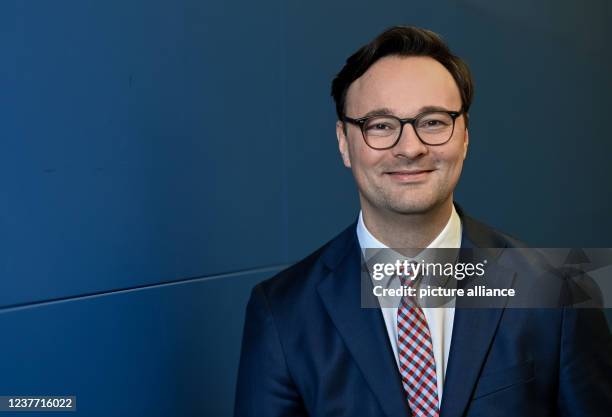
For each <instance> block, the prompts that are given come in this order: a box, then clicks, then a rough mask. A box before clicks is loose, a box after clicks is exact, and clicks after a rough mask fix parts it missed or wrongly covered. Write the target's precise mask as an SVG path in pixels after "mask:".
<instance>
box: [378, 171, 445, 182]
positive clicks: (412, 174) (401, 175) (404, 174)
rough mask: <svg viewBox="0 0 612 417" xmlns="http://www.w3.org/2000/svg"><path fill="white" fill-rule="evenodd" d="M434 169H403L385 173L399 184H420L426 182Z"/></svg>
mask: <svg viewBox="0 0 612 417" xmlns="http://www.w3.org/2000/svg"><path fill="white" fill-rule="evenodd" d="M431 172H433V169H401V170H397V171H388V172H385V174H386V175H389V177H390V178H392V179H394V180H396V181H399V182H418V181H422V180H424V179H425V178H426V177H427V176H428V175H429V174H430V173H431Z"/></svg>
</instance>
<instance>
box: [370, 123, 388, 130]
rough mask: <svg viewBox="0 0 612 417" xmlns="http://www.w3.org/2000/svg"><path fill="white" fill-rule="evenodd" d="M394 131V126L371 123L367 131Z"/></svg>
mask: <svg viewBox="0 0 612 417" xmlns="http://www.w3.org/2000/svg"><path fill="white" fill-rule="evenodd" d="M389 129H393V126H391V125H389V124H388V123H371V124H368V125H367V126H366V130H389Z"/></svg>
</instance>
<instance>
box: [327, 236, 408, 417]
mask: <svg viewBox="0 0 612 417" xmlns="http://www.w3.org/2000/svg"><path fill="white" fill-rule="evenodd" d="M349 239H351V242H350V243H349V244H348V245H347V246H346V247H344V250H342V251H337V250H334V248H329V249H328V251H327V253H326V255H327V256H326V257H327V258H328V259H334V260H332V261H331V262H329V263H328V265H329V264H332V268H331V270H330V272H329V274H328V275H327V276H326V277H325V278H324V279H323V280H322V282H321V283H320V284H319V286H318V292H319V296H320V297H321V300H322V301H323V304H324V305H325V308H326V309H327V312H328V313H329V316H330V317H331V319H332V321H333V323H334V325H335V326H336V328H337V330H338V332H339V333H340V335H341V336H342V338H343V340H344V342H345V344H346V347H347V349H348V350H349V351H350V353H351V355H352V356H353V359H354V360H355V362H356V363H357V365H358V366H359V368H360V370H361V372H362V373H363V376H364V378H365V380H366V381H367V383H368V385H369V387H370V389H371V390H372V392H373V393H374V394H375V396H376V398H377V399H378V401H379V403H380V406H381V408H382V409H383V411H384V413H385V414H386V415H387V416H399V415H403V416H409V415H410V410H409V408H408V403H407V401H406V400H405V396H404V392H403V388H402V385H401V379H400V375H399V371H398V370H397V365H396V362H395V358H394V356H393V351H392V350H391V346H390V343H389V336H388V335H387V330H386V327H385V324H384V319H383V317H382V314H381V312H380V309H378V308H361V296H362V294H361V293H362V291H361V285H362V283H361V282H362V279H361V254H360V249H359V245H358V243H357V239H356V236H355V232H354V228H353V231H352V235H351V236H350V238H349ZM341 246H344V245H341ZM339 252H345V253H339ZM338 259H341V261H339V263H338V262H337V260H338ZM336 263H338V264H337V265H334V264H336ZM370 285H371V283H370ZM367 293H369V294H372V293H371V291H366V294H367ZM372 297H373V295H372Z"/></svg>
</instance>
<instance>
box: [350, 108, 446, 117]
mask: <svg viewBox="0 0 612 417" xmlns="http://www.w3.org/2000/svg"><path fill="white" fill-rule="evenodd" d="M426 111H450V110H448V109H447V108H445V107H441V106H423V107H421V108H420V109H419V110H417V114H421V113H423V112H426ZM370 116H395V113H394V112H393V111H392V110H391V109H389V108H388V107H379V108H377V109H374V110H370V111H369V112H367V113H366V114H365V115H363V116H362V117H370Z"/></svg>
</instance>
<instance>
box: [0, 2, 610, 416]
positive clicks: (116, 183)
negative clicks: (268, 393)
mask: <svg viewBox="0 0 612 417" xmlns="http://www.w3.org/2000/svg"><path fill="white" fill-rule="evenodd" d="M534 3H535V4H534ZM611 21H612V7H610V4H609V2H608V1H606V0H590V1H587V2H580V3H579V2H575V1H569V0H566V1H553V0H540V1H537V2H533V1H530V0H515V1H512V2H509V1H508V2H490V1H488V0H462V1H451V0H447V1H443V0H433V1H429V2H421V1H419V2H416V1H406V0H402V1H387V0H385V1H377V2H371V1H370V2H365V1H336V2H324V1H308V2H306V1H296V0H290V1H284V0H278V1H274V2H272V1H258V2H252V1H245V0H229V1H204V0H199V1H198V0H172V1H171V0H165V1H162V0H146V1H145V0H129V1H126V0H122V1H117V0H105V1H102V0H58V1H49V0H3V1H2V2H0V50H1V51H2V61H1V62H2V65H0V97H1V98H2V101H1V102H2V107H1V109H2V111H1V112H0V126H1V131H2V133H1V142H0V143H1V151H0V181H1V183H0V201H1V205H0V274H1V275H0V278H1V279H0V338H1V342H0V395H62V394H64V395H76V396H77V405H78V410H79V411H78V412H77V413H76V414H75V413H71V414H69V415H73V416H74V415H83V416H90V417H91V416H104V417H108V416H124V415H131V416H170V415H181V416H214V417H216V416H228V415H230V414H231V410H232V399H233V390H234V383H235V374H236V369H237V359H238V354H239V349H240V337H241V330H242V323H243V315H244V307H245V302H246V300H247V298H248V294H249V291H250V288H251V287H252V286H253V285H254V283H256V282H257V281H260V280H262V279H264V278H267V277H269V276H271V275H272V274H274V273H275V272H276V271H277V270H279V269H280V268H282V267H283V266H284V265H287V264H290V263H292V262H294V261H296V260H298V259H300V258H301V257H303V256H305V255H306V254H308V253H309V252H310V251H312V250H314V249H315V248H317V247H318V246H320V245H321V244H322V243H324V242H325V241H327V240H328V239H329V238H331V237H332V236H333V235H335V234H336V233H337V232H339V231H340V230H342V229H343V228H344V227H345V226H346V225H348V224H349V223H350V222H352V221H353V220H354V219H355V217H356V215H357V213H358V205H357V197H356V192H355V187H354V185H353V181H352V177H351V175H350V172H349V171H347V170H346V169H345V168H343V166H342V164H341V161H340V158H339V156H338V152H337V149H336V138H335V133H334V122H335V118H334V108H333V103H332V101H331V98H330V97H329V88H330V82H331V79H332V78H333V76H334V75H335V73H336V72H337V71H338V70H339V69H340V67H341V66H342V64H343V62H344V59H345V58H346V57H347V56H348V55H349V54H351V53H352V52H353V51H354V50H355V49H356V48H358V47H359V46H360V45H362V44H363V43H365V42H367V41H368V40H370V39H371V38H372V37H373V36H375V35H376V34H377V33H379V32H380V31H382V30H383V29H384V28H386V27H387V26H390V25H393V24H415V25H419V26H423V27H426V28H429V29H432V30H434V31H437V32H439V33H441V34H442V35H443V36H444V37H445V38H446V39H447V40H448V42H449V43H450V45H451V47H452V48H453V49H454V50H455V51H456V53H457V54H459V55H460V56H462V57H464V58H465V59H466V60H467V62H468V63H469V65H470V66H471V68H472V70H473V73H474V76H475V80H476V98H475V102H474V105H473V108H472V111H471V125H470V150H469V156H468V160H467V161H466V166H465V169H464V174H463V177H462V180H461V183H460V186H459V189H458V191H457V193H456V199H457V200H458V201H459V202H460V203H461V204H462V205H463V207H464V208H465V209H466V211H468V212H469V213H470V214H472V215H473V216H474V217H477V218H480V219H482V220H483V221H485V222H488V223H489V224H491V225H493V226H495V227H497V228H499V229H501V230H504V231H506V232H508V233H510V234H513V235H515V236H517V237H519V238H521V239H523V240H526V241H527V242H529V243H530V244H531V245H533V246H543V247H566V246H570V247H571V246H592V247H610V246H612V245H611V243H610V233H611V231H612V216H610V213H612V193H611V192H610V188H611V187H610V180H611V179H612V168H611V167H610V162H609V159H610V154H611V152H612V141H611V134H610V131H611V129H612V128H611V126H612V125H611V122H610V120H611V118H610V115H609V111H610V97H611V95H612V79H611V78H610V74H611V73H612V53H611V49H610V46H609V45H610V41H611V40H612V36H611V35H612V29H611V25H610V23H611ZM44 415H46V414H44Z"/></svg>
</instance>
